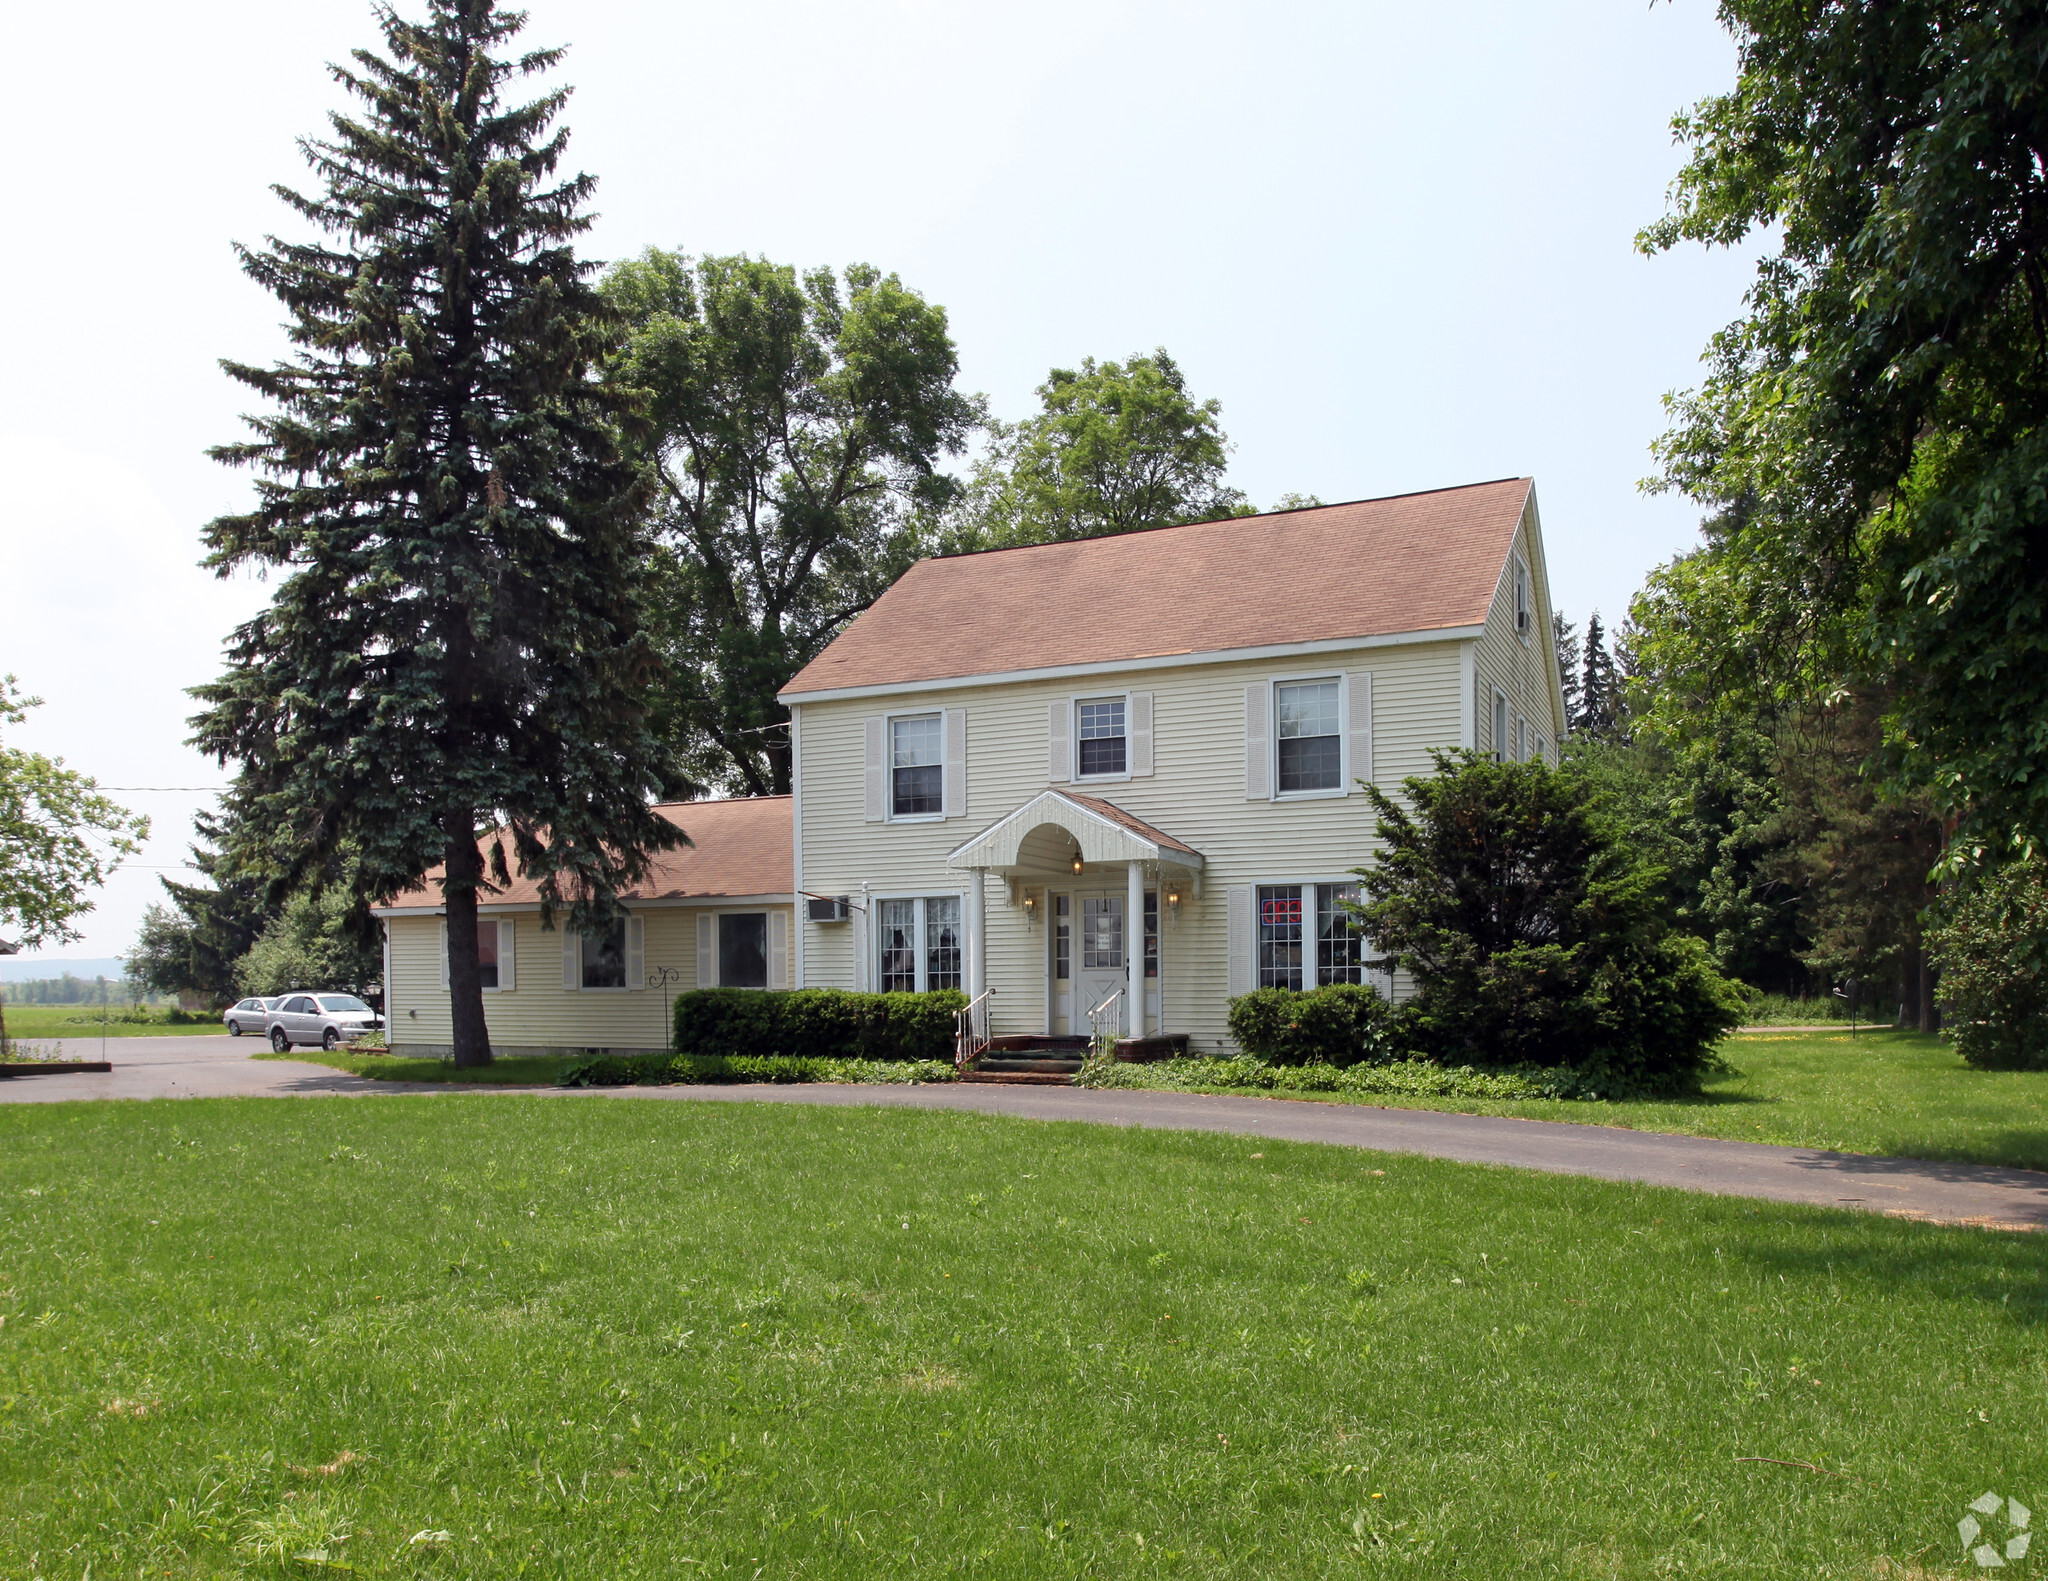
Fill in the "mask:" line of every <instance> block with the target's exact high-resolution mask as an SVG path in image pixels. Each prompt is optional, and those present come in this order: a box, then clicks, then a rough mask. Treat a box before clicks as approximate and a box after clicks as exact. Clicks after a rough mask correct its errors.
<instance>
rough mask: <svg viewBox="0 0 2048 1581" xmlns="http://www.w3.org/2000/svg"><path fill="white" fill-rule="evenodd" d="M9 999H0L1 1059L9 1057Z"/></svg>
mask: <svg viewBox="0 0 2048 1581" xmlns="http://www.w3.org/2000/svg"><path fill="white" fill-rule="evenodd" d="M8 1046H9V1045H8V1042H7V1001H6V1000H4V999H0V1059H5V1058H7V1053H8Z"/></svg>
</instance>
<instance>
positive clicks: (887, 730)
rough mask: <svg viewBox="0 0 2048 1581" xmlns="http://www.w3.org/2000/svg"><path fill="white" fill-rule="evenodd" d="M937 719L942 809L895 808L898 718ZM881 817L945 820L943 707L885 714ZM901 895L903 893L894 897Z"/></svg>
mask: <svg viewBox="0 0 2048 1581" xmlns="http://www.w3.org/2000/svg"><path fill="white" fill-rule="evenodd" d="M899 719H936V720H937V721H938V722H939V762H938V770H939V810H938V811H937V812H906V813H899V812H898V811H897V810H896V721H897V720H899ZM882 821H883V822H884V823H944V822H945V821H946V711H945V709H943V708H904V709H900V710H898V711H897V712H895V713H893V714H884V715H882ZM894 898H897V899H901V898H903V897H901V896H897V897H894Z"/></svg>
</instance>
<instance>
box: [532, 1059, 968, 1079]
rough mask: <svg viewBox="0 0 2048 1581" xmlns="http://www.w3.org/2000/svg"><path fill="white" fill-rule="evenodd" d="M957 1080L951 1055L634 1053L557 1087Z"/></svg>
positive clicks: (588, 1066)
mask: <svg viewBox="0 0 2048 1581" xmlns="http://www.w3.org/2000/svg"><path fill="white" fill-rule="evenodd" d="M952 1079H953V1062H952V1061H951V1060H950V1059H946V1060H901V1059H895V1060H874V1059H816V1058H802V1057H796V1056H791V1055H786V1054H737V1055H734V1056H732V1057H731V1058H727V1057H725V1056H722V1055H717V1054H633V1055H623V1056H622V1055H606V1056H600V1057H598V1058H595V1059H586V1060H576V1061H574V1062H572V1063H571V1064H568V1065H565V1066H563V1067H562V1069H561V1071H560V1072H559V1073H557V1075H556V1077H555V1085H556V1086H557V1087H673V1086H683V1087H691V1086H703V1087H709V1086H720V1085H725V1084H730V1083H734V1082H767V1083H771V1084H774V1085H778V1086H779V1085H785V1084H789V1083H795V1082H813V1081H831V1082H856V1083H862V1084H866V1085H869V1086H877V1085H883V1084H903V1083H915V1082H943V1081H951V1080H952Z"/></svg>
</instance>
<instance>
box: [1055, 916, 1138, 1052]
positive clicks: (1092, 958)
mask: <svg viewBox="0 0 2048 1581" xmlns="http://www.w3.org/2000/svg"><path fill="white" fill-rule="evenodd" d="M1124 911H1125V904H1124V896H1123V893H1122V892H1121V891H1115V890H1106V889H1093V890H1090V889H1080V890H1074V891H1072V892H1071V893H1068V894H1063V895H1055V896H1053V898H1052V1008H1053V1018H1052V1019H1053V1026H1052V1029H1053V1031H1054V1032H1055V1033H1057V1034H1060V1035H1062V1036H1071V1037H1086V1036H1087V1035H1088V1034H1089V1032H1090V1031H1091V1030H1092V1029H1091V1028H1090V1026H1089V1023H1088V1012H1089V1011H1090V1010H1092V1009H1094V1008H1095V1007H1096V1006H1097V1005H1099V1004H1101V1003H1102V1002H1103V1001H1104V1000H1105V999H1107V998H1109V997H1110V995H1112V994H1114V993H1115V992H1116V991H1117V990H1118V989H1119V988H1122V987H1124V986H1125V983H1126V977H1125V974H1126V973H1127V972H1128V971H1129V970H1130V968H1129V967H1128V966H1127V965H1126V964H1125V957H1124V950H1125V948H1126V947H1127V946H1126V941H1125V928H1124ZM1129 1025H1130V1020H1129V1007H1128V1006H1125V1007H1124V1010H1123V1013H1122V1014H1121V1015H1120V1016H1119V1019H1118V1029H1119V1030H1120V1031H1121V1030H1123V1029H1124V1028H1127V1027H1128V1026H1129Z"/></svg>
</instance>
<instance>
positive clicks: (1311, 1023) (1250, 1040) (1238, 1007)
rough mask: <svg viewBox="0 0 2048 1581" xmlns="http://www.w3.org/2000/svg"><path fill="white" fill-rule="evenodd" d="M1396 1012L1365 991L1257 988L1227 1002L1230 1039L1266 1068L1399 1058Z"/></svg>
mask: <svg viewBox="0 0 2048 1581" xmlns="http://www.w3.org/2000/svg"><path fill="white" fill-rule="evenodd" d="M1399 1020H1400V1012H1398V1011H1397V1010H1395V1009H1394V1007H1393V1006H1392V1005H1390V1004H1388V1003H1387V1001H1386V1000H1384V999H1382V998H1381V997H1380V996H1379V994H1377V993H1376V992H1374V991H1373V990H1372V989H1370V988H1364V987H1361V986H1359V985H1358V984H1356V983H1335V984H1332V985H1331V986H1330V987H1328V988H1311V989H1309V990H1307V991H1306V992H1299V993H1297V992H1295V991H1293V990H1290V989H1286V988H1261V989H1258V990H1256V991H1254V992H1252V993H1249V994H1243V995H1240V996H1239V997H1238V998H1236V999H1233V1000H1231V1001H1230V1035H1231V1036H1232V1037H1233V1038H1235V1039H1236V1040H1237V1046H1238V1047H1239V1048H1240V1049H1242V1050H1244V1052H1245V1053H1246V1054H1249V1055H1251V1056H1252V1057H1253V1058H1254V1059H1260V1060H1264V1061H1265V1062H1266V1063H1267V1064H1269V1065H1336V1066H1346V1065H1377V1064H1382V1063H1384V1062H1385V1061H1387V1060H1391V1059H1397V1058H1399V1057H1400V1054H1401V1049H1400V1047H1399V1046H1398V1039H1397V1037H1396V1035H1395V1034H1396V1027H1397V1024H1398V1022H1399Z"/></svg>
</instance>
